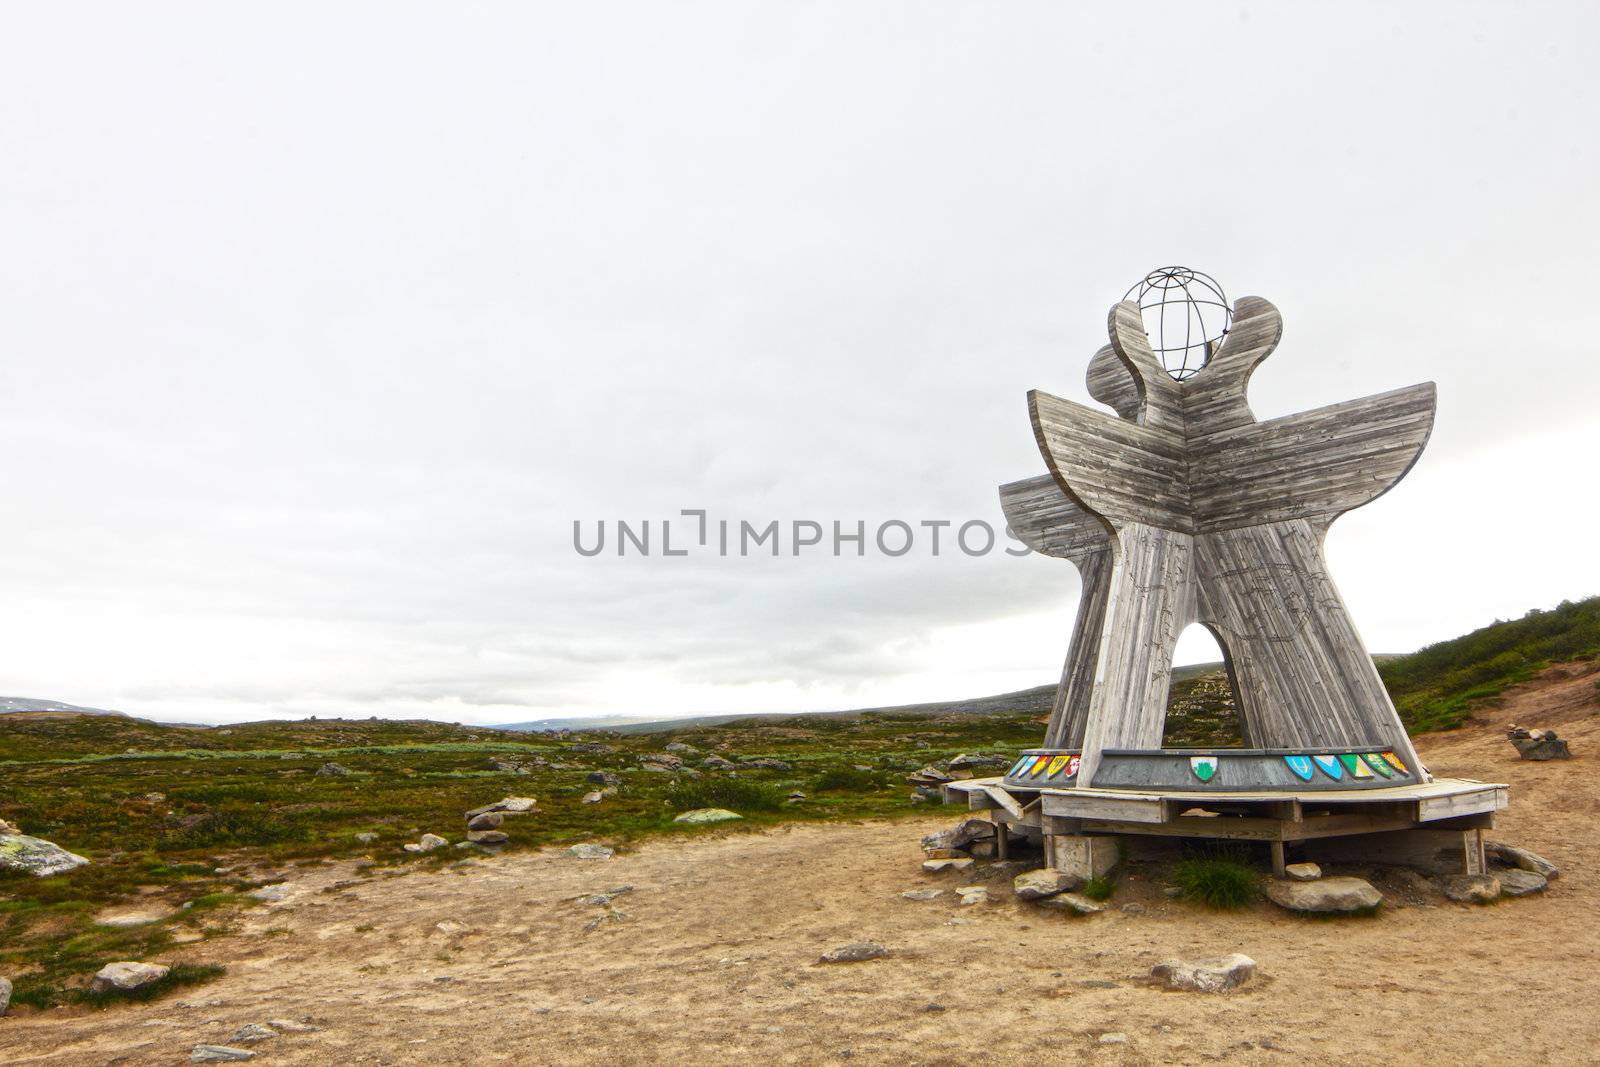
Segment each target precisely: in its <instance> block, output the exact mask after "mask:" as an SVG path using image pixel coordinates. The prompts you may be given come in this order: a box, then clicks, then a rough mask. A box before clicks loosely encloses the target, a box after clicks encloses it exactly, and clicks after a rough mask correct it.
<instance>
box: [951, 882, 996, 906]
mask: <svg viewBox="0 0 1600 1067" xmlns="http://www.w3.org/2000/svg"><path fill="white" fill-rule="evenodd" d="M956 892H957V893H959V894H961V900H960V903H961V904H962V905H963V906H965V905H969V904H987V903H988V902H989V887H988V886H986V885H958V886H956Z"/></svg>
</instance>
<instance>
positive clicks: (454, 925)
mask: <svg viewBox="0 0 1600 1067" xmlns="http://www.w3.org/2000/svg"><path fill="white" fill-rule="evenodd" d="M433 928H434V929H435V930H437V931H439V932H440V933H441V934H444V935H445V936H446V937H455V936H456V935H458V934H468V933H471V932H472V927H470V926H468V925H467V924H466V923H461V922H456V921H455V920H454V919H443V920H441V921H439V922H436V923H434V924H433Z"/></svg>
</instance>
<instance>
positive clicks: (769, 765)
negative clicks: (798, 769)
mask: <svg viewBox="0 0 1600 1067" xmlns="http://www.w3.org/2000/svg"><path fill="white" fill-rule="evenodd" d="M739 766H741V767H750V768H753V769H756V770H763V771H792V770H794V768H793V767H792V766H790V765H789V764H787V763H785V762H783V760H781V759H773V758H772V757H770V756H756V757H751V756H746V757H745V758H744V759H741V760H740V761H739Z"/></svg>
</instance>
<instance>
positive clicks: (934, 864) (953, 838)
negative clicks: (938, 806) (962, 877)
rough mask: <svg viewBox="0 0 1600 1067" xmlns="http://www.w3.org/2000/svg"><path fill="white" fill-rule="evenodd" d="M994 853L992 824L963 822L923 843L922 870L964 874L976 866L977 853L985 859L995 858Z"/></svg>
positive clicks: (930, 835) (924, 840)
mask: <svg viewBox="0 0 1600 1067" xmlns="http://www.w3.org/2000/svg"><path fill="white" fill-rule="evenodd" d="M993 849H994V823H992V822H990V821H989V820H988V819H962V820H961V821H960V822H958V823H956V824H955V825H954V826H951V827H949V828H947V829H944V830H939V831H937V832H935V833H931V834H929V835H928V836H927V837H924V838H923V839H922V853H923V856H924V857H925V858H924V860H923V864H922V869H923V870H925V871H928V872H929V873H932V874H937V873H939V872H941V871H964V870H967V869H968V868H970V867H971V866H972V865H973V863H975V862H976V859H977V853H980V852H981V853H984V858H988V857H989V856H993V855H994V851H993Z"/></svg>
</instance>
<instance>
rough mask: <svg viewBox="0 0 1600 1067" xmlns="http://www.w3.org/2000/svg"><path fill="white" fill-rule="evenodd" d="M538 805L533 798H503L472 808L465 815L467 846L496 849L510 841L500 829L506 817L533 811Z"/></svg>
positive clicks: (508, 836)
mask: <svg viewBox="0 0 1600 1067" xmlns="http://www.w3.org/2000/svg"><path fill="white" fill-rule="evenodd" d="M538 804H539V802H538V801H537V800H535V799H534V798H533V797H503V798H501V799H500V800H497V801H495V802H494V803H493V804H485V805H484V806H483V807H481V808H473V809H472V810H471V811H469V812H467V813H466V820H467V842H468V844H473V845H479V846H483V847H493V848H498V847H499V846H501V845H503V844H505V843H506V842H507V841H509V840H511V836H510V835H509V834H507V833H506V832H505V831H504V830H502V829H500V827H501V825H502V824H503V823H504V822H505V819H506V816H507V815H521V814H524V813H526V812H530V811H535V810H536V809H537V807H538Z"/></svg>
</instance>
